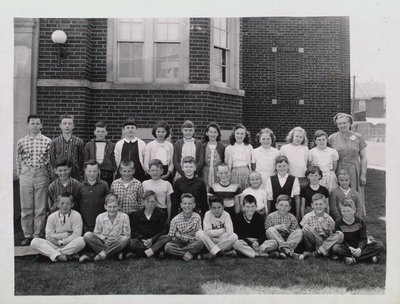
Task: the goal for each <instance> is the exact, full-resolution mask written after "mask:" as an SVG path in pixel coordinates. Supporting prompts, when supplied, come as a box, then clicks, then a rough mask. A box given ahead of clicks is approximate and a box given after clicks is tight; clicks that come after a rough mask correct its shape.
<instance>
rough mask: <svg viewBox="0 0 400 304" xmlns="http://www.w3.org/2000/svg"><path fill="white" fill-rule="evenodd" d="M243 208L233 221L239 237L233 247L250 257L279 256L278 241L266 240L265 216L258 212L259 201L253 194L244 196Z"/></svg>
mask: <svg viewBox="0 0 400 304" xmlns="http://www.w3.org/2000/svg"><path fill="white" fill-rule="evenodd" d="M243 209H244V211H243V212H240V213H238V214H236V216H235V219H234V221H233V227H234V231H235V233H236V234H237V235H238V238H239V240H237V241H236V242H235V243H233V248H235V249H236V250H237V251H239V252H240V253H241V254H243V255H245V256H247V257H249V258H254V257H257V256H264V257H268V256H271V257H272V256H277V255H278V253H277V252H276V249H277V248H278V243H277V242H276V241H274V240H266V238H265V230H264V216H263V215H261V214H260V213H258V212H256V209H257V201H256V198H255V197H254V196H253V195H250V194H248V195H246V196H245V197H244V198H243Z"/></svg>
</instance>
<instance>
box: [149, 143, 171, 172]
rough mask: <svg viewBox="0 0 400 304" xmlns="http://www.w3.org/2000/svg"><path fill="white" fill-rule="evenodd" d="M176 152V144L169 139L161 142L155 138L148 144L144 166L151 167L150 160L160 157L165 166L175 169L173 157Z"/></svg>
mask: <svg viewBox="0 0 400 304" xmlns="http://www.w3.org/2000/svg"><path fill="white" fill-rule="evenodd" d="M173 154H174V146H173V145H172V144H171V143H170V142H169V141H164V142H163V143H159V142H158V141H157V140H153V141H151V142H149V143H148V144H147V145H146V151H145V156H144V168H145V170H148V169H149V162H150V161H151V160H152V159H159V160H161V162H162V163H163V165H164V166H168V171H171V172H172V171H173V169H174V165H173V162H172V157H173Z"/></svg>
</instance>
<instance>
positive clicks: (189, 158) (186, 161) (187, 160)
mask: <svg viewBox="0 0 400 304" xmlns="http://www.w3.org/2000/svg"><path fill="white" fill-rule="evenodd" d="M182 164H196V161H195V159H194V157H193V156H185V157H184V158H183V159H182Z"/></svg>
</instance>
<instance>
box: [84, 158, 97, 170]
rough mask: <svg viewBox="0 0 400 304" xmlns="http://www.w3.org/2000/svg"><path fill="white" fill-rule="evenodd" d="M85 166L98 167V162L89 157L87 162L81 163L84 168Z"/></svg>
mask: <svg viewBox="0 0 400 304" xmlns="http://www.w3.org/2000/svg"><path fill="white" fill-rule="evenodd" d="M87 166H97V167H99V163H98V162H97V161H96V160H94V159H89V160H88V161H87V162H85V163H84V164H83V167H84V168H85V169H86V168H87Z"/></svg>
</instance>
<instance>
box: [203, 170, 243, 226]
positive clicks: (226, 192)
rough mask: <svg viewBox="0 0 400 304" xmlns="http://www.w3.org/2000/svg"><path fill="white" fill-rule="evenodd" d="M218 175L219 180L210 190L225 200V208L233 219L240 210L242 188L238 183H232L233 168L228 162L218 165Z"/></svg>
mask: <svg viewBox="0 0 400 304" xmlns="http://www.w3.org/2000/svg"><path fill="white" fill-rule="evenodd" d="M217 176H218V179H219V181H218V183H214V184H212V185H211V187H210V190H209V192H210V194H212V195H215V196H218V197H219V198H221V199H222V200H223V202H224V210H225V211H226V212H228V213H229V215H230V216H231V219H232V220H233V219H234V218H235V214H236V213H239V212H240V205H239V201H240V197H239V194H240V193H241V189H240V187H239V185H238V184H232V183H231V170H229V167H228V165H227V164H225V163H222V164H220V165H219V166H218V167H217Z"/></svg>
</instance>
